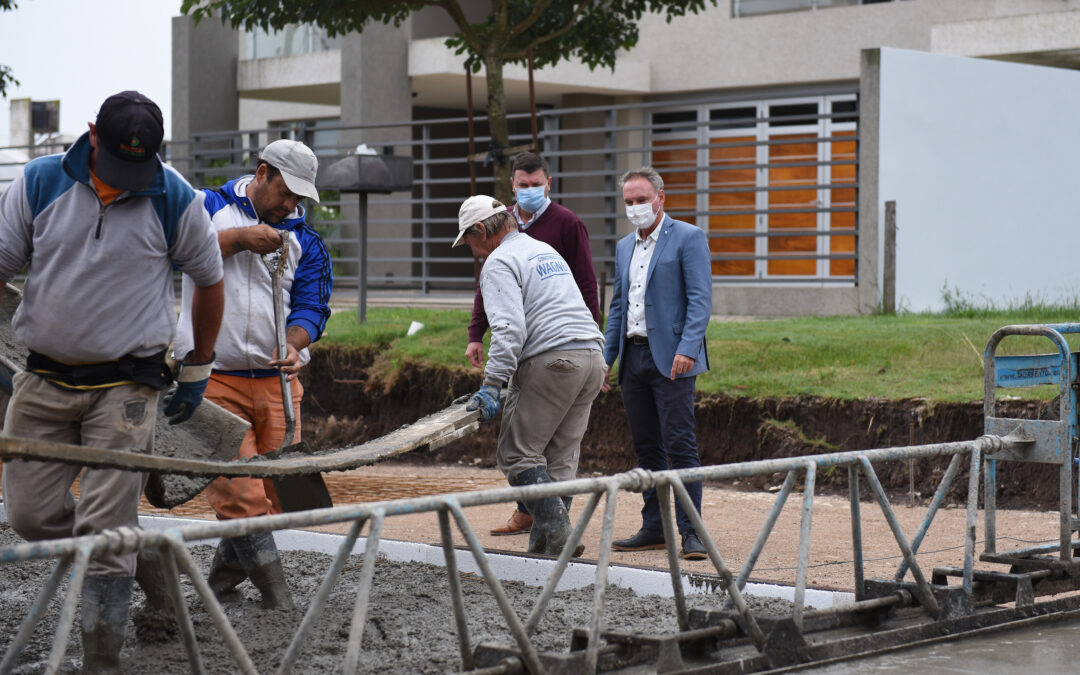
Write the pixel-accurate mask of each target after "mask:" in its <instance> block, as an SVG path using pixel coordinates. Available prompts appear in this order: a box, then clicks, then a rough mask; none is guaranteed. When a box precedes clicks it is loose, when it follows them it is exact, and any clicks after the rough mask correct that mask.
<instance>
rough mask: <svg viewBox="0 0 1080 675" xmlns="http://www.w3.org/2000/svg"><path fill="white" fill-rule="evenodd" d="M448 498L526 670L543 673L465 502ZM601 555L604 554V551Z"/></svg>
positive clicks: (462, 534) (534, 650) (458, 524)
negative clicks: (474, 528)
mask: <svg viewBox="0 0 1080 675" xmlns="http://www.w3.org/2000/svg"><path fill="white" fill-rule="evenodd" d="M446 499H447V501H446V507H447V508H449V509H450V513H452V514H453V515H454V520H455V521H457V526H458V529H459V530H461V536H463V537H465V541H467V542H468V543H469V550H471V551H472V554H473V558H474V559H475V560H476V565H477V566H478V567H479V568H480V575H481V576H482V577H483V579H484V581H485V582H486V583H487V585H488V588H489V589H490V590H491V594H492V595H493V596H495V602H496V603H497V604H498V605H499V611H501V612H502V615H503V620H504V621H506V625H507V627H508V628H509V629H510V633H511V635H513V636H514V641H515V642H517V646H518V649H520V650H521V660H522V661H524V662H525V668H526V670H528V671H529V672H530V673H532V674H533V675H540V673H543V672H544V668H543V666H541V665H540V656H539V655H538V654H537V653H536V647H535V646H534V645H533V643H532V642H530V641H529V636H528V635H527V634H526V632H525V626H524V625H522V623H521V619H520V618H518V615H517V613H516V612H515V611H514V608H513V606H511V605H510V600H509V598H507V597H506V591H504V590H503V587H502V584H501V583H500V582H499V578H498V577H497V576H496V575H495V570H494V569H492V568H491V561H490V560H488V557H487V554H486V553H484V546H483V544H481V543H480V539H479V537H477V536H476V533H475V532H473V529H472V526H471V525H470V524H469V519H468V518H466V517H465V512H464V511H462V510H461V505H460V504H459V503H458V502H457V500H456V499H453V498H452V497H450V498H446ZM610 547H611V546H610V542H608V548H610ZM601 557H603V552H602V551H601Z"/></svg>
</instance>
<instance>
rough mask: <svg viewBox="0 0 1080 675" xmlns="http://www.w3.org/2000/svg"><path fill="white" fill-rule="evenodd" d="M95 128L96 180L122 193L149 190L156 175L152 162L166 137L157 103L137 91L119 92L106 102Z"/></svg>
mask: <svg viewBox="0 0 1080 675" xmlns="http://www.w3.org/2000/svg"><path fill="white" fill-rule="evenodd" d="M95 126H96V129H97V137H98V157H97V175H98V177H100V178H101V180H103V181H105V182H106V183H108V184H109V185H111V186H113V187H116V188H120V189H123V190H143V189H146V188H148V187H150V185H152V184H153V182H154V179H155V178H156V177H157V172H158V162H157V161H153V160H155V157H156V155H157V152H158V149H159V148H160V147H161V139H162V138H163V137H164V135H165V129H164V125H163V123H162V117H161V109H160V108H158V106H157V104H156V103H154V102H153V101H151V100H150V99H148V98H147V97H145V96H143V95H142V94H140V93H139V92H137V91H122V92H120V93H119V94H114V95H113V96H110V97H109V98H107V99H105V102H104V103H103V104H102V105H101V110H99V111H98V116H97V123H96V125H95ZM125 139H126V140H125Z"/></svg>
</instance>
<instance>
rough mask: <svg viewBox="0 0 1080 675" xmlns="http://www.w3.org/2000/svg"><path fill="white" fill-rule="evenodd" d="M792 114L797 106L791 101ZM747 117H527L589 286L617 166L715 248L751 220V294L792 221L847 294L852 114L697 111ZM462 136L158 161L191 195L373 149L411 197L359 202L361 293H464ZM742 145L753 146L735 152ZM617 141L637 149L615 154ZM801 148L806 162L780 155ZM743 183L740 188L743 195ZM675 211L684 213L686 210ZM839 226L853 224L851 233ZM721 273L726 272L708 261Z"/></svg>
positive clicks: (607, 266) (377, 126)
mask: <svg viewBox="0 0 1080 675" xmlns="http://www.w3.org/2000/svg"><path fill="white" fill-rule="evenodd" d="M822 100H825V99H822ZM798 102H799V104H800V105H801V106H805V103H804V102H803V99H799V100H798ZM782 103H783V101H782V100H781V101H770V102H768V104H767V105H766V104H763V105H761V106H759V107H758V108H757V109H758V110H764V111H770V110H771V111H775V110H777V109H779V108H783V107H784V106H783V105H780V104H782ZM753 104H754V101H739V100H734V99H732V98H731V97H723V96H712V97H684V98H681V99H673V100H663V101H650V102H644V103H632V104H618V105H597V106H578V107H564V108H559V109H541V110H538V111H537V118H538V140H539V144H540V150H541V151H542V154H543V155H544V156H545V158H547V159H548V161H549V162H550V163H551V166H552V170H553V179H554V181H553V198H554V199H556V200H558V201H560V202H562V203H564V204H566V205H567V206H569V207H570V208H572V209H573V210H574V211H575V213H577V214H578V215H579V217H580V218H581V219H582V220H583V222H584V223H585V224H586V226H587V228H588V230H589V236H590V239H591V240H592V242H593V246H592V249H593V250H592V253H593V260H594V265H595V267H596V271H597V273H598V276H599V273H600V272H606V273H607V275H608V277H609V278H610V277H612V276H613V267H612V265H613V262H614V254H615V242H616V241H617V240H618V239H619V238H620V236H621V234H620V232H625V231H627V230H626V229H625V226H623V229H621V230H620V228H619V222H620V219H621V218H622V217H623V207H622V203H621V202H622V200H621V195H620V194H619V193H618V190H617V185H616V180H617V178H618V177H619V176H620V175H621V174H622V173H623V172H624V170H625V168H627V167H629V166H637V165H639V164H644V163H649V162H653V163H654V164H655V165H656V167H657V169H658V170H659V171H660V172H661V175H665V177H667V178H668V183H669V185H668V186H667V189H666V190H665V192H666V194H667V195H668V201H669V203H668V207H667V208H668V212H669V213H670V214H671V215H672V217H675V218H680V219H686V220H689V221H691V222H694V224H696V225H697V226H699V227H702V228H703V229H705V230H706V232H708V233H709V234H710V236H711V237H712V238H714V239H727V238H730V237H732V236H733V235H732V234H730V233H729V232H728V229H727V227H725V226H724V224H723V222H722V220H718V219H723V218H726V217H731V216H745V217H749V218H753V219H754V221H755V224H754V226H753V229H752V231H749V232H747V233H746V234H745V235H742V234H740V235H739V236H745V237H748V238H753V239H755V240H756V241H757V250H756V253H755V256H754V257H753V258H752V259H751V261H752V262H753V263H754V265H755V274H754V275H752V277H753V278H755V279H759V280H760V281H761V283H769V281H770V279H772V278H774V277H776V278H779V279H782V280H783V281H785V282H791V280H792V277H791V276H790V275H779V276H776V272H775V271H774V270H773V269H772V268H770V266H769V263H770V262H772V261H774V260H782V259H785V258H783V257H781V256H777V254H775V253H774V252H773V251H771V250H770V248H769V245H768V244H767V242H768V241H770V240H776V239H777V238H785V237H789V236H797V235H795V234H792V233H789V232H787V231H786V230H784V229H781V228H777V227H772V226H770V219H771V218H774V217H778V216H784V217H787V218H792V217H796V218H801V219H803V220H805V221H806V222H805V223H804V224H803V226H801V227H800V228H799V229H802V230H813V236H815V237H817V238H818V239H817V242H816V243H815V248H816V250H815V252H814V253H815V257H814V258H813V259H814V260H817V261H819V262H818V266H817V271H816V272H815V273H813V274H811V275H808V277H807V279H808V280H809V281H811V282H813V283H815V284H817V283H818V282H827V283H829V284H837V283H840V284H848V285H851V284H853V283H854V281H855V278H856V275H857V265H858V259H857V258H856V257H849V258H845V259H851V260H852V261H853V264H854V267H852V266H849V268H850V269H846V270H845V272H844V274H841V275H838V274H836V273H835V270H832V269H831V268H830V267H829V266H828V262H827V261H828V260H830V259H834V256H835V255H837V254H838V253H839V254H840V255H845V256H846V255H847V254H848V252H849V251H850V249H851V244H850V241H846V242H845V244H844V246H843V247H842V248H843V251H839V252H837V251H833V250H832V249H833V247H832V245H831V241H832V238H833V237H836V236H843V237H847V238H850V237H853V236H854V237H856V238H857V236H858V227H857V219H858V209H857V207H856V206H854V205H853V203H852V199H851V196H850V194H851V193H850V192H847V193H844V199H843V200H840V201H842V202H843V203H842V204H838V203H832V202H833V200H832V199H831V197H830V196H831V195H832V193H833V192H834V191H836V190H848V191H851V190H857V180H858V179H857V171H858V163H857V160H856V156H857V153H854V152H851V151H850V150H845V151H844V152H843V153H837V154H833V151H832V150H831V149H830V148H831V147H832V146H834V145H835V144H837V143H851V144H853V145H857V143H858V140H859V138H858V134H857V132H856V131H855V129H856V123H857V119H858V112H857V110H843V111H837V110H834V109H831V108H830V107H829V105H831V104H825V105H823V106H822V107H821V109H820V110H819V112H818V114H808V113H806V112H805V111H803V110H802V108H801V107H800V108H799V109H798V110H796V112H797V113H798V114H786V115H777V116H770V115H768V114H750V115H745V116H739V117H730V118H729V117H725V118H723V119H711V118H710V117H709V114H708V110H707V109H708V108H710V106H720V107H727V108H730V107H731V106H736V107H738V106H740V105H753ZM778 105H779V108H778ZM788 107H792V106H788ZM672 110H676V111H679V110H683V111H687V112H683V113H678V114H681V115H692V116H693V119H678V120H670V119H667V118H665V117H664V116H665V115H670V114H671V111H672ZM702 111H703V112H702ZM529 119H530V118H529V115H527V114H511V115H509V116H508V122H509V125H510V128H511V135H510V144H511V145H523V144H528V143H530V142H531V141H532V136H531V133H530V132H529ZM466 123H467V118H466V117H464V116H460V117H458V116H455V117H444V118H439V119H427V120H401V121H395V122H383V123H374V124H364V125H342V124H327V123H325V121H324V122H320V123H319V125H318V126H317V128H316V127H315V126H313V125H311V124H307V123H302V122H301V123H288V124H278V125H275V126H271V127H267V128H258V129H239V130H228V131H213V132H200V133H196V134H193V135H192V136H191V137H190V138H188V139H174V140H173V141H171V142H169V143H168V144H167V146H166V149H165V156H166V159H167V161H169V162H171V163H172V164H173V165H174V166H176V167H178V168H180V169H181V170H182V171H183V172H184V174H185V175H186V176H187V177H188V179H189V180H190V181H191V182H192V184H193V185H196V186H200V187H202V186H212V185H216V184H219V183H220V182H222V181H224V180H226V179H231V178H234V177H236V176H238V175H242V174H244V173H249V172H251V171H252V170H253V168H254V165H255V162H256V159H257V157H258V153H259V150H260V149H261V148H262V147H263V146H265V144H266V143H268V142H270V141H272V140H275V139H277V138H286V137H287V138H295V139H298V140H302V141H305V142H307V143H308V144H309V145H311V146H312V147H313V149H314V150H315V151H316V154H317V155H318V156H319V158H320V163H321V165H322V166H324V167H325V166H328V165H329V164H331V163H333V162H334V161H336V160H337V159H339V158H341V157H343V156H345V155H347V154H348V153H350V152H351V151H352V149H353V147H354V146H355V145H356V144H357V143H360V142H367V143H369V144H370V145H372V146H373V147H375V148H376V149H378V148H384V147H388V148H394V149H396V150H397V151H398V152H404V153H407V154H410V155H411V156H412V158H413V162H414V184H413V189H412V191H411V192H406V193H396V194H392V195H371V196H370V198H369V200H368V207H369V211H370V212H371V214H370V216H369V219H368V221H367V222H368V230H369V232H368V256H367V257H368V259H369V261H371V262H372V263H374V265H369V274H368V276H367V279H366V282H367V284H368V286H369V287H373V288H377V287H402V286H408V287H412V288H418V289H420V290H423V291H428V290H433V289H437V288H459V289H467V288H471V287H472V286H473V284H474V283H475V281H474V276H473V275H474V269H475V267H474V265H473V260H472V258H471V255H470V253H469V251H467V250H463V249H457V250H451V249H450V247H449V244H450V243H451V242H452V241H453V239H454V238H455V236H456V234H457V227H456V225H457V208H458V206H459V205H460V203H461V201H462V200H463V199H464V197H466V196H467V195H468V194H469V192H470V178H469V166H468V162H467V160H466V156H467V154H468V148H469V136H468V129H467V124H466ZM475 123H476V128H477V130H478V132H477V134H476V137H475V144H476V147H477V148H479V149H483V148H487V147H488V146H489V144H490V141H491V139H490V136H489V135H488V134H487V130H486V129H487V127H486V123H487V119H486V117H484V116H483V115H480V116H477V117H476V119H475ZM837 125H840V126H837ZM844 125H846V126H844ZM760 129H770V130H769V131H766V132H761V131H760ZM326 133H330V134H333V135H335V137H340V138H341V139H347V140H339V141H336V142H324V141H323V140H322V139H324V138H325V136H322V135H320V134H326ZM754 134H756V135H757V136H756V137H755V138H746V136H747V135H754ZM628 138H630V139H633V138H637V139H639V140H637V141H628V140H627V139H628ZM800 148H816V150H812V151H811V152H810V153H804V152H798V151H796V152H790V151H791V150H792V149H794V150H798V149H800ZM481 152H482V150H481ZM658 153H663V154H662V155H661V154H658ZM718 153H731V154H733V155H734V156H732V157H728V158H723V159H721V158H718V157H717V156H716V155H717V154H718ZM778 155H783V156H778ZM489 171H490V169H485V168H483V167H481V166H479V165H478V166H477V167H476V173H477V190H479V191H488V192H492V191H494V186H493V183H492V178H491V176H490V173H489ZM778 171H781V172H799V173H798V177H797V179H796V180H797V182H796V183H792V182H791V178H790V176H787V177H780V176H779V174H777V175H776V176H773V175H772V174H775V173H776V172H778ZM680 175H688V176H692V179H691V181H690V183H689V184H687V183H685V182H683V181H682V180H681V179H679V176H680ZM748 176H752V178H751V179H750V182H749V184H748V180H747V177H748ZM2 188H3V175H2V173H0V189H2ZM800 191H801V192H812V193H814V195H815V198H814V199H813V200H811V201H810V202H808V203H805V204H799V205H785V204H777V203H776V201H777V200H778V199H783V198H784V195H786V194H794V193H797V192H800ZM748 196H752V199H753V201H754V202H755V203H752V204H746V205H744V206H743V207H742V208H735V207H728V208H725V207H723V206H719V205H717V204H715V203H714V202H715V200H717V199H723V198H725V197H727V198H735V199H740V200H746V199H747V198H748ZM325 197H326V198H325V199H324V201H323V203H322V204H321V205H320V206H319V207H318V208H313V209H311V210H310V211H309V217H308V219H309V221H311V222H312V223H313V224H314V225H315V226H316V228H317V229H318V230H319V231H320V232H321V233H322V234H323V237H324V239H325V240H326V243H327V245H328V246H329V248H330V251H331V254H332V255H333V257H334V259H335V274H336V281H337V284H338V286H339V287H355V286H356V285H357V283H358V280H357V274H358V269H359V261H360V257H361V256H360V254H359V243H358V240H359V228H360V222H361V219H360V217H359V215H358V204H357V201H356V199H355V197H350V196H340V197H338V196H335V195H333V194H327V195H325ZM687 201H691V202H695V204H694V205H692V206H690V205H687V204H686V203H685V202H687ZM675 202H678V203H675ZM849 214H850V215H849ZM840 216H843V217H844V218H845V222H844V223H843V224H840V223H835V224H834V223H833V222H832V220H833V218H834V217H840ZM852 217H854V218H855V220H856V224H855V225H854V226H853V223H852V222H851V218H852ZM790 224H791V223H788V225H790ZM801 234H803V233H801V232H800V235H801ZM716 246H720V247H721V250H719V251H717V250H714V253H719V254H721V255H725V254H732V253H735V252H734V251H729V250H727V249H724V248H723V246H724V245H723V244H717V245H716ZM714 249H715V246H714ZM740 252H741V251H740ZM729 259H734V258H725V257H720V258H715V260H718V261H723V260H729ZM738 259H740V260H743V259H744V258H738ZM714 281H715V283H718V284H723V283H746V278H745V276H744V277H742V278H739V277H735V276H716V277H715V278H714Z"/></svg>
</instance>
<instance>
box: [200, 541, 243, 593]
mask: <svg viewBox="0 0 1080 675" xmlns="http://www.w3.org/2000/svg"><path fill="white" fill-rule="evenodd" d="M232 542H233V540H232V539H222V540H221V541H219V542H218V547H217V550H216V551H214V561H213V562H212V563H210V574H209V575H207V577H206V582H207V583H208V584H210V590H212V591H213V592H214V595H216V596H217V598H218V599H219V600H229V599H232V598H231V597H230V596H235V595H236V593H234V591H235V590H236V587H237V586H239V585H240V583H241V582H243V581H244V579H247V578H248V575H247V572H245V571H244V568H243V567H242V566H241V565H240V560H239V559H238V558H237V557H236V551H235V550H233V545H232Z"/></svg>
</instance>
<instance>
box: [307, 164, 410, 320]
mask: <svg viewBox="0 0 1080 675" xmlns="http://www.w3.org/2000/svg"><path fill="white" fill-rule="evenodd" d="M315 186H316V187H317V188H318V189H320V190H337V191H339V192H342V193H358V194H359V195H360V227H359V232H358V234H357V239H358V244H359V247H360V250H359V255H358V256H357V296H358V298H357V320H358V321H361V322H363V321H367V267H368V246H367V243H368V223H367V207H368V195H369V194H370V193H372V192H376V193H381V194H389V193H391V192H403V191H411V190H412V186H413V160H412V157H399V156H397V155H349V156H348V157H345V158H343V159H339V160H338V161H336V162H334V163H333V164H331V165H330V166H328V167H326V168H324V169H321V170H320V171H319V175H318V177H317V178H316V179H315Z"/></svg>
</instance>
